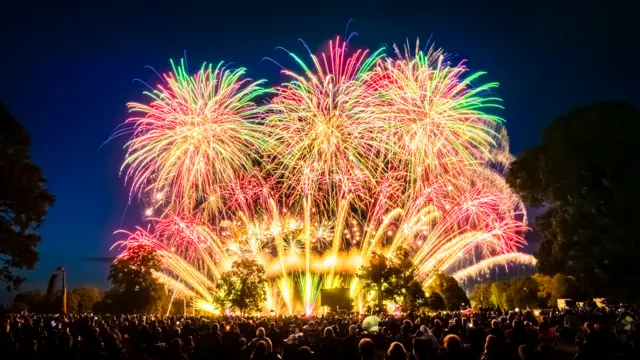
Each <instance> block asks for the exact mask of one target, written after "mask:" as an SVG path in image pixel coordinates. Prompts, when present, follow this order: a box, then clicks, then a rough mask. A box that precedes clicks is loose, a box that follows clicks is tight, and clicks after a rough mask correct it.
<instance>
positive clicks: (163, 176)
mask: <svg viewBox="0 0 640 360" xmlns="http://www.w3.org/2000/svg"><path fill="white" fill-rule="evenodd" d="M172 65H174V64H173V62H172ZM244 73H245V70H244V69H238V70H229V69H226V68H225V67H223V66H222V63H220V64H218V66H217V67H215V68H214V67H213V66H212V65H207V64H204V65H203V66H202V68H201V69H200V70H199V71H198V72H197V73H196V74H195V75H193V76H191V75H189V74H188V72H187V69H186V67H185V65H184V63H182V62H181V63H180V65H179V66H175V65H174V66H173V72H172V73H169V74H165V75H164V76H163V80H164V82H163V84H162V85H158V86H157V88H156V89H155V90H153V91H152V92H147V93H146V94H147V95H148V96H149V97H150V98H151V102H150V103H149V104H140V103H129V108H130V110H131V112H132V113H134V114H141V116H133V117H131V118H129V119H128V120H127V124H128V125H129V126H130V127H132V128H133V131H134V135H133V137H132V139H131V141H129V142H128V143H127V144H126V148H127V156H126V158H125V162H124V165H123V169H124V168H126V179H127V181H128V182H129V183H130V184H131V191H132V194H134V193H135V194H143V193H147V192H152V193H162V194H163V196H164V197H165V198H167V200H168V201H167V203H168V204H170V207H177V208H179V209H186V210H189V211H191V210H193V209H194V208H195V207H196V206H197V205H199V204H202V203H208V204H209V205H210V206H211V204H215V205H214V208H219V207H220V206H219V204H220V201H221V199H220V198H221V192H222V191H223V190H225V189H226V188H227V187H228V184H230V183H233V182H234V180H235V178H236V176H238V174H242V173H247V172H250V171H251V170H252V169H253V163H254V162H255V159H254V156H255V153H256V151H255V150H256V147H257V146H258V145H260V144H261V142H262V141H263V139H264V138H263V137H262V133H261V129H260V126H259V125H258V124H257V123H256V120H257V114H258V112H259V108H258V107H256V106H255V105H254V103H253V102H252V101H253V100H254V99H255V98H256V97H257V96H258V95H260V94H263V93H264V92H265V91H266V90H265V89H263V88H262V87H260V84H261V81H258V82H251V81H250V80H249V79H243V78H242V77H243V75H244Z"/></svg>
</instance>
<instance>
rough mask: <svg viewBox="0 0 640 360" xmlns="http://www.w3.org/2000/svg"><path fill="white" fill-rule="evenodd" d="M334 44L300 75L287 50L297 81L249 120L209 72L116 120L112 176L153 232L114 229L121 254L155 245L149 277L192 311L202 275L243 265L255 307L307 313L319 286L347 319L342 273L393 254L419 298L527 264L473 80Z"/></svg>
mask: <svg viewBox="0 0 640 360" xmlns="http://www.w3.org/2000/svg"><path fill="white" fill-rule="evenodd" d="M349 47H350V46H349V44H348V43H347V42H343V41H341V40H340V39H335V40H334V41H331V42H329V49H328V51H327V52H326V53H323V54H320V55H318V56H314V55H311V57H310V58H311V65H307V64H306V63H305V62H304V61H302V60H301V59H300V58H299V57H298V56H296V55H295V54H292V53H289V55H290V56H291V57H292V58H293V59H294V60H295V63H296V64H297V65H298V66H299V67H300V68H301V69H302V71H301V72H300V73H297V72H294V71H292V70H284V71H283V73H284V74H285V75H286V76H287V77H288V78H289V79H290V80H289V81H288V82H286V83H284V84H282V85H280V86H278V87H276V88H275V89H274V90H273V98H272V99H271V101H270V102H269V103H268V104H267V105H266V106H265V107H263V108H258V107H256V106H255V105H254V104H253V102H252V101H253V100H254V99H255V97H256V96H258V95H260V94H263V93H265V92H266V90H264V89H262V88H261V87H260V86H259V83H251V82H249V80H241V76H242V75H243V70H237V71H230V70H225V69H224V68H222V67H221V66H219V67H218V68H216V69H212V68H211V67H209V68H205V67H203V68H202V69H201V70H200V71H199V72H197V73H196V74H195V75H193V76H190V75H188V74H187V73H186V69H185V67H184V66H183V65H181V66H180V67H177V68H174V73H173V74H170V75H166V76H165V77H164V82H165V84H164V85H161V86H159V87H158V89H157V90H156V91H154V92H153V93H151V94H150V95H151V97H152V101H151V103H150V104H148V105H142V104H131V105H130V107H131V108H132V110H134V111H138V112H141V113H142V114H144V116H143V117H140V118H132V119H130V120H129V121H128V123H130V124H132V126H133V128H134V130H135V131H134V133H133V137H132V139H131V141H130V142H129V143H128V144H127V150H128V153H127V158H126V159H125V164H124V167H125V168H127V179H128V181H129V183H130V184H131V189H132V190H131V191H132V193H140V194H143V196H144V197H145V198H148V199H151V200H153V201H152V202H151V203H152V206H151V207H149V209H151V212H150V214H148V215H146V217H147V218H148V219H149V220H150V221H151V222H152V224H153V226H151V227H150V228H149V229H147V230H143V229H138V230H137V231H135V232H133V233H127V236H128V238H127V239H124V240H122V241H120V242H118V245H120V246H123V247H124V250H123V252H122V256H126V253H127V250H126V249H127V248H128V247H129V246H136V245H139V244H144V245H145V246H150V247H152V248H154V249H156V252H157V253H158V255H159V258H160V260H161V262H162V264H163V269H164V270H163V271H162V272H161V273H158V274H157V276H158V278H159V279H160V281H162V282H163V283H165V284H166V285H167V286H168V287H169V288H171V289H173V291H174V294H178V295H179V296H183V297H186V298H191V299H193V303H194V304H195V305H196V306H198V307H199V308H201V309H203V310H206V311H212V309H214V308H215V306H214V304H213V303H212V298H213V296H212V293H214V292H215V291H216V289H215V284H216V279H217V278H218V277H219V276H220V274H221V273H222V272H224V271H225V270H226V269H229V267H230V265H231V263H232V262H233V261H234V260H237V259H239V258H247V257H249V258H252V259H255V260H256V261H257V262H258V263H260V264H262V265H263V266H264V267H265V270H266V273H267V275H268V277H269V281H268V284H267V285H266V286H267V289H266V293H267V297H268V299H267V304H265V309H273V308H282V309H283V310H285V311H288V312H289V313H293V312H294V311H295V310H296V309H301V310H302V311H303V312H305V313H306V314H311V313H312V312H314V311H315V309H317V297H318V294H319V290H320V288H321V287H339V286H342V287H350V289H351V295H352V297H353V298H354V299H357V302H358V304H359V307H360V308H362V306H363V304H364V302H366V301H367V299H368V298H370V295H371V294H363V292H362V289H361V284H359V282H358V279H357V277H355V276H354V274H355V273H356V272H357V270H358V269H359V268H360V267H361V266H363V265H366V264H368V263H369V261H370V259H371V257H372V255H373V254H375V253H377V254H383V255H385V256H392V255H393V254H394V252H395V250H396V249H399V248H401V247H404V248H408V249H410V251H411V254H412V261H413V263H414V265H415V266H416V269H417V270H418V278H419V279H420V280H421V281H422V282H423V284H424V285H425V286H427V285H428V284H429V283H430V281H431V280H432V279H433V276H434V274H435V273H436V272H437V271H441V270H444V271H450V272H454V271H456V270H457V271H458V272H456V277H457V278H465V277H468V276H472V275H475V274H478V273H481V272H482V271H483V269H486V268H487V267H489V266H496V265H497V264H509V263H523V264H527V265H532V264H533V262H532V260H531V257H530V256H529V257H527V256H526V255H522V254H520V253H518V250H519V249H520V248H521V247H522V246H523V245H524V244H525V241H524V239H523V238H522V235H523V234H524V232H525V231H526V230H527V219H526V212H525V209H524V205H523V204H522V201H521V199H520V198H519V197H518V196H517V195H516V194H514V193H513V192H512V191H511V189H510V188H509V186H507V184H506V183H505V181H504V177H503V172H504V171H505V170H506V169H507V167H508V166H509V163H510V161H511V160H512V156H511V155H510V154H509V149H508V138H507V137H506V133H505V131H504V129H503V128H502V127H501V124H502V119H500V118H499V117H497V116H495V115H491V114H490V113H488V111H489V109H491V108H494V107H499V99H497V98H495V97H493V96H492V95H491V93H490V90H491V89H493V88H494V87H495V86H497V85H496V84H495V83H488V84H484V85H482V84H480V85H477V86H472V85H474V84H475V83H476V82H477V81H478V78H479V77H480V75H482V73H476V74H471V75H468V70H467V68H466V67H465V66H464V63H458V64H457V65H456V64H453V63H452V62H451V61H450V60H449V58H448V57H447V56H446V54H444V52H442V51H441V50H437V49H435V48H430V49H429V50H428V51H426V52H422V51H414V52H412V51H410V50H409V47H407V48H406V49H405V51H404V52H401V51H399V50H398V48H397V47H396V48H395V49H396V51H395V52H396V56H394V57H383V55H382V52H381V51H377V52H374V53H373V54H371V55H370V54H369V52H367V51H364V50H352V49H350V48H349ZM259 114H260V115H261V116H264V122H261V121H259V120H260V119H258V115H259ZM157 194H161V195H157ZM483 259H488V260H485V261H484V262H483V261H482V260H483ZM477 260H478V261H477ZM474 264H477V265H474ZM469 266H471V267H469ZM465 269H467V270H465Z"/></svg>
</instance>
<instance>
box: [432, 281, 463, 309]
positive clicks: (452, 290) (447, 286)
mask: <svg viewBox="0 0 640 360" xmlns="http://www.w3.org/2000/svg"><path fill="white" fill-rule="evenodd" d="M427 293H428V294H431V293H438V294H440V296H442V298H443V299H444V302H445V305H446V307H447V309H448V310H460V306H462V305H463V304H464V305H469V299H468V298H467V294H465V292H464V290H462V288H461V287H460V284H458V281H456V279H455V278H454V277H453V276H449V275H447V274H445V273H444V272H442V271H439V272H438V273H437V274H436V276H435V278H434V279H433V281H432V282H431V284H429V286H428V287H427Z"/></svg>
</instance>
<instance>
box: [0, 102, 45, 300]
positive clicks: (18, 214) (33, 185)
mask: <svg viewBox="0 0 640 360" xmlns="http://www.w3.org/2000/svg"><path fill="white" fill-rule="evenodd" d="M30 143H31V138H30V137H29V135H27V133H26V132H25V131H24V129H23V128H22V126H21V125H20V123H19V122H18V121H17V120H16V119H15V118H14V117H13V116H11V114H9V112H8V111H7V109H5V107H4V105H3V104H2V103H0V239H2V241H0V261H1V262H2V263H1V265H0V281H2V282H4V283H6V284H7V290H9V291H10V290H11V289H13V288H19V287H20V284H22V282H23V281H24V278H23V277H21V276H18V275H16V274H14V273H13V271H14V269H27V270H31V269H33V268H34V266H35V264H36V263H37V262H38V250H36V247H37V246H38V244H39V243H40V235H38V234H37V233H36V232H35V230H37V229H38V228H39V227H40V225H42V222H43V221H44V217H45V215H46V214H47V208H48V207H49V206H52V205H53V203H54V197H53V195H52V194H51V193H50V192H49V191H48V190H47V189H45V188H44V187H43V184H44V183H45V181H46V180H45V178H44V176H43V175H42V169H40V167H39V166H38V165H36V164H34V163H32V162H31V161H30V153H29V149H30Z"/></svg>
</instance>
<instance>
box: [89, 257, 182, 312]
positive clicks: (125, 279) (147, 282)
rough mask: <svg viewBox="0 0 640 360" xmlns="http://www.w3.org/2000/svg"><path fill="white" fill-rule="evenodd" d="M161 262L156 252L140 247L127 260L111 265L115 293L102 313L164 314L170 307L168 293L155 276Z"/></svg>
mask: <svg viewBox="0 0 640 360" xmlns="http://www.w3.org/2000/svg"><path fill="white" fill-rule="evenodd" d="M154 271H160V261H159V260H158V258H157V256H156V254H155V253H154V252H153V249H151V248H149V247H147V246H143V245H138V246H135V247H133V248H129V251H128V252H127V257H126V258H123V259H119V260H118V261H116V262H114V263H113V264H111V267H110V269H109V281H110V282H111V290H110V291H108V292H107V293H106V294H105V297H104V300H103V302H102V303H101V304H100V306H99V307H100V309H101V310H102V311H108V312H119V313H135V312H146V313H163V312H164V311H166V309H167V307H168V305H169V296H168V295H167V291H166V289H165V288H164V287H163V286H162V284H160V283H159V282H158V280H157V279H156V278H155V277H154V276H153V272H154Z"/></svg>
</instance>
